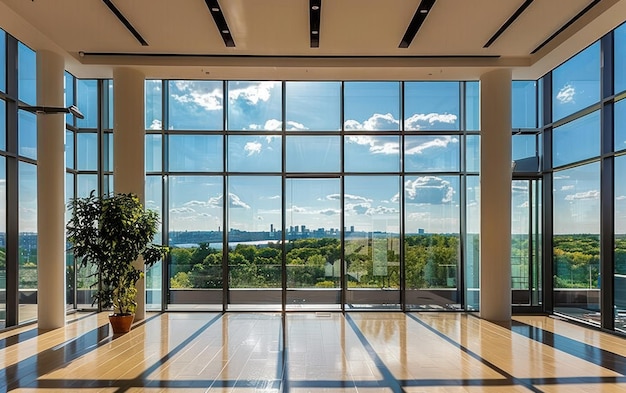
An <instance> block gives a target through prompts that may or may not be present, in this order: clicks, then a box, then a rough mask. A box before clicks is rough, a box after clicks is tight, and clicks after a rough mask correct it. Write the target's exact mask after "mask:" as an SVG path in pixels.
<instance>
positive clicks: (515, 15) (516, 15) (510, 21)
mask: <svg viewBox="0 0 626 393" xmlns="http://www.w3.org/2000/svg"><path fill="white" fill-rule="evenodd" d="M533 1H534V0H526V1H524V4H522V5H521V6H520V7H519V8H518V9H517V11H515V13H513V15H511V17H510V18H509V19H507V21H506V22H504V24H503V25H502V26H501V27H500V29H498V31H496V34H494V35H493V36H492V37H491V38H489V41H487V43H486V44H485V45H483V48H489V47H490V46H491V44H493V43H494V42H495V41H496V40H497V39H498V37H500V35H502V33H504V31H505V30H506V29H508V28H509V27H510V26H511V25H512V24H513V22H515V20H516V19H517V18H519V16H520V15H521V14H522V12H524V11H526V8H528V6H529V5H530V3H532V2H533Z"/></svg>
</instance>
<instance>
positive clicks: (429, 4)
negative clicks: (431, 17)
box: [398, 0, 437, 48]
mask: <svg viewBox="0 0 626 393" xmlns="http://www.w3.org/2000/svg"><path fill="white" fill-rule="evenodd" d="M435 1H437V0H422V1H421V2H420V4H419V5H418V6H417V9H416V10H415V14H414V15H413V19H411V23H409V26H408V27H407V29H406V32H405V33H404V37H402V41H400V45H398V48H408V47H409V45H411V42H412V41H413V38H415V35H416V34H417V32H418V30H419V29H420V27H421V26H422V23H424V21H425V20H426V17H427V16H428V14H429V13H430V10H431V8H433V5H435Z"/></svg>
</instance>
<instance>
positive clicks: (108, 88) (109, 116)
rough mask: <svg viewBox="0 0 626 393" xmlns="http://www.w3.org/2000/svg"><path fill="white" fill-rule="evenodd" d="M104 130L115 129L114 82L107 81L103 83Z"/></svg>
mask: <svg viewBox="0 0 626 393" xmlns="http://www.w3.org/2000/svg"><path fill="white" fill-rule="evenodd" d="M102 103H103V106H104V107H103V108H102V128H103V129H105V130H112V129H113V111H114V109H115V108H114V107H113V80H111V79H105V80H103V81H102Z"/></svg>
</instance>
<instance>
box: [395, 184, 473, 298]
mask: <svg viewBox="0 0 626 393" xmlns="http://www.w3.org/2000/svg"><path fill="white" fill-rule="evenodd" d="M404 200H405V213H404V214H405V238H404V253H405V254H404V260H405V272H406V288H407V293H406V297H407V300H406V302H407V306H408V307H409V308H411V309H439V310H440V309H460V308H461V305H459V304H458V293H457V278H458V274H459V272H458V267H459V252H460V208H459V201H460V199H459V178H458V177H457V176H417V177H407V178H406V179H405V181H404Z"/></svg>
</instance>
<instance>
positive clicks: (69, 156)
mask: <svg viewBox="0 0 626 393" xmlns="http://www.w3.org/2000/svg"><path fill="white" fill-rule="evenodd" d="M65 166H66V167H67V168H69V169H75V168H74V131H70V130H65Z"/></svg>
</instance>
